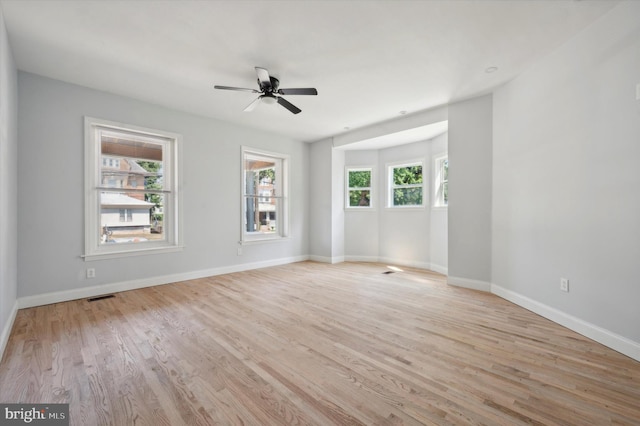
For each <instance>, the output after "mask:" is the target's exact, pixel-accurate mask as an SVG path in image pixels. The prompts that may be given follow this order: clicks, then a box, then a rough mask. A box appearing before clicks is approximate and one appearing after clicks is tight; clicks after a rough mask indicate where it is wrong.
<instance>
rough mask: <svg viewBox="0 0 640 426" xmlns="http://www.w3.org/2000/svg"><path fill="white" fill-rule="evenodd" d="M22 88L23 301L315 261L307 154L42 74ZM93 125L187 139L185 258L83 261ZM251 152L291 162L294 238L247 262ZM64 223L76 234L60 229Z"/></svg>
mask: <svg viewBox="0 0 640 426" xmlns="http://www.w3.org/2000/svg"><path fill="white" fill-rule="evenodd" d="M18 83H19V84H18V96H19V114H18V134H19V140H20V143H19V152H18V190H19V192H18V193H19V195H18V211H19V214H20V221H19V224H18V238H19V243H18V248H19V249H18V282H19V288H18V295H19V296H21V297H24V296H34V295H39V294H43V293H50V292H59V291H67V292H69V291H72V292H73V291H79V290H81V289H83V288H86V287H88V286H98V285H105V284H112V283H119V282H131V281H134V282H135V280H143V281H144V282H145V283H153V282H154V277H159V278H157V279H156V281H159V282H162V281H167V280H171V279H180V277H181V276H184V274H190V275H188V276H194V274H195V275H198V271H202V274H204V275H206V274H210V273H211V272H215V271H216V270H222V271H225V270H234V269H241V267H242V265H253V266H264V265H265V264H268V263H269V262H272V263H278V262H287V261H292V260H299V259H300V258H301V257H302V258H304V257H305V256H306V255H307V254H308V252H309V251H308V250H309V247H308V246H309V244H308V223H307V220H308V214H307V206H308V200H307V197H308V167H309V155H308V150H309V147H308V145H307V144H305V143H302V142H297V141H293V140H289V139H285V138H283V137H280V136H276V135H271V134H267V133H264V132H260V131H256V130H251V129H249V128H245V127H238V126H233V125H230V124H227V123H223V122H220V121H216V120H213V119H208V118H204V117H199V116H194V115H190V114H186V113H182V112H178V111H172V110H169V109H166V108H162V107H159V106H155V105H151V104H147V103H144V102H140V101H136V100H132V99H128V98H124V97H120V96H115V95H111V94H108V93H104V92H99V91H95V90H91V89H88V88H84V87H80V86H75V85H71V84H67V83H63V82H60V81H56V80H51V79H47V78H43V77H40V76H36V75H33V74H28V73H23V72H20V73H19V75H18ZM85 115H87V116H92V117H97V118H102V119H106V120H111V121H117V122H123V123H130V124H134V125H137V126H142V127H148V128H155V129H160V130H167V131H170V132H175V133H180V134H182V136H183V144H184V145H183V167H182V176H183V187H182V191H183V195H184V206H183V212H184V225H185V228H184V243H185V249H184V250H183V251H181V252H177V253H166V254H158V255H146V256H135V257H129V258H120V259H109V260H99V261H90V262H85V261H83V260H82V259H81V258H80V255H81V254H83V244H84V235H83V229H84V219H83V212H84V200H83V143H84V141H83V116H85ZM241 145H248V146H251V147H255V148H258V149H264V150H268V151H272V152H279V153H283V154H288V155H290V157H291V162H290V215H289V217H290V228H289V229H290V238H289V239H287V240H286V241H281V242H273V243H266V244H251V245H245V246H243V255H242V256H238V255H237V248H238V240H239V236H240V219H241V213H240V206H241V203H240V198H239V197H240V194H241V189H240V181H241V178H240V167H241V164H240V147H241ZM3 170H4V169H3ZM61 217H64V218H65V219H66V220H65V223H66V224H68V223H73V224H76V225H75V226H68V225H65V226H64V227H58V226H56V223H55V221H56V218H61ZM238 265H239V266H238ZM234 266H235V268H234ZM88 267H91V268H95V269H96V278H94V279H86V278H85V269H86V268H88ZM181 274H183V275H181ZM163 277H164V278H163Z"/></svg>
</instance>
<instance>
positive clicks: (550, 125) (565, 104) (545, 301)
mask: <svg viewBox="0 0 640 426" xmlns="http://www.w3.org/2000/svg"><path fill="white" fill-rule="evenodd" d="M639 17H640V2H623V3H621V4H620V5H619V6H616V7H615V8H614V9H612V11H610V12H609V13H608V14H606V15H604V16H603V17H602V18H601V19H599V20H598V21H596V22H595V23H594V24H593V25H591V26H590V27H588V28H587V29H586V30H585V31H583V32H582V33H580V34H578V35H577V36H576V37H575V38H574V39H572V40H570V41H569V42H567V43H566V44H564V45H563V46H561V47H560V48H559V49H558V50H556V51H555V52H554V53H553V54H551V55H549V56H548V57H545V58H544V59H543V60H541V61H539V63H537V65H536V66H534V67H533V68H531V69H529V70H527V71H526V72H525V73H523V74H522V75H520V76H519V77H518V78H516V79H515V80H513V81H512V82H510V83H509V84H507V85H505V86H504V87H502V88H500V89H499V90H497V91H496V92H495V94H494V147H493V166H494V174H493V234H492V235H493V237H492V238H493V256H492V262H493V264H492V271H493V278H492V279H493V283H494V284H496V285H497V286H499V287H501V288H502V289H505V290H507V291H508V292H511V294H512V295H517V296H522V297H525V298H527V299H528V301H529V302H531V303H533V304H541V305H543V306H546V307H548V308H549V309H550V310H554V311H557V312H561V313H562V315H560V316H561V317H562V316H563V315H564V316H566V315H569V316H572V317H574V318H576V319H577V321H574V325H575V324H578V323H579V324H578V325H580V324H581V325H584V323H585V322H586V323H588V324H590V325H589V326H588V327H587V328H589V329H590V330H591V331H593V330H594V328H601V329H604V333H605V334H606V333H609V332H610V333H613V334H615V335H618V336H622V337H623V338H625V339H630V340H631V341H633V342H635V348H636V349H635V350H636V352H635V357H636V359H640V304H639V301H640V101H639V100H636V85H637V84H638V83H640V73H639V70H640V54H639V52H640V19H639ZM452 161H453V160H452ZM457 166H458V165H457V164H456V167H457ZM452 167H453V165H452ZM452 174H453V172H452ZM452 191H453V188H452ZM452 197H453V195H452ZM451 225H452V227H453V223H452V224H451ZM560 277H566V278H568V279H569V280H570V281H569V286H570V287H569V289H570V292H569V293H564V292H561V291H560V290H559V283H560ZM565 319H566V318H565ZM601 331H602V330H601ZM587 334H589V332H587ZM600 337H602V336H600ZM614 337H615V336H614ZM595 338H598V336H595ZM600 340H601V341H602V338H601V339H600ZM632 346H633V344H632Z"/></svg>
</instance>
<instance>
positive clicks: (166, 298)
mask: <svg viewBox="0 0 640 426" xmlns="http://www.w3.org/2000/svg"><path fill="white" fill-rule="evenodd" d="M403 269H404V271H402V272H396V273H393V274H383V272H385V271H387V268H386V267H385V265H381V264H372V263H349V262H345V263H342V264H336V265H327V264H320V263H315V262H300V263H296V264H290V265H285V266H278V267H272V268H265V269H260V270H253V271H247V272H240V273H234V274H228V275H221V276H215V277H209V278H203V279H198V280H192V281H185V282H180V283H174V284H169V285H163V286H157V287H150V288H144V289H140V290H134V291H128V292H122V293H118V294H116V297H114V298H111V299H103V300H99V301H95V302H88V301H87V300H76V301H71V302H65V303H56V304H53V305H48V306H40V307H36V308H29V309H22V310H20V311H18V314H17V315H16V319H15V322H14V326H13V330H12V333H11V335H10V338H9V341H8V345H7V349H6V351H5V355H4V358H3V360H2V362H1V363H0V402H31V403H38V402H51V403H61V402H67V403H69V404H70V417H71V424H72V425H87V424H91V425H110V424H112V425H134V424H135V425H154V426H156V425H157V426H160V425H212V424H223V425H227V424H230V425H279V424H283V425H285V424H286V425H288V424H304V425H307V424H309V425H329V424H336V425H480V424H486V425H505V426H506V425H525V424H526V425H531V424H534V425H584V424H598V425H599V424H616V425H640V363H638V362H637V361H634V360H632V359H630V358H628V357H625V356H623V355H621V354H619V353H617V352H615V351H613V350H611V349H609V348H606V347H604V346H602V345H600V344H598V343H595V342H593V341H591V340H589V339H587V338H585V337H583V336H580V335H578V334H576V333H574V332H572V331H570V330H567V329H565V328H563V327H561V326H559V325H557V324H554V323H552V322H550V321H548V320H546V319H545V318H542V317H540V316H538V315H535V314H533V313H532V312H530V311H527V310H525V309H522V308H520V307H518V306H515V305H513V304H512V303H510V302H507V301H506V300H503V299H500V298H498V297H496V296H495V295H491V294H487V293H483V292H478V291H473V290H467V289H461V288H457V287H451V286H447V285H446V278H445V277H444V276H442V275H439V274H436V273H433V272H430V271H424V270H416V269H411V268H403Z"/></svg>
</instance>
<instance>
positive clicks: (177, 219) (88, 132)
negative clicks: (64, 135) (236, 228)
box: [81, 117, 183, 261]
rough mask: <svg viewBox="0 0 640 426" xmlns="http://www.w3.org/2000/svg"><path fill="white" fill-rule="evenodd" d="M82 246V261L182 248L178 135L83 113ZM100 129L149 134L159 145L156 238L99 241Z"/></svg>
mask: <svg viewBox="0 0 640 426" xmlns="http://www.w3.org/2000/svg"><path fill="white" fill-rule="evenodd" d="M84 128H85V149H84V157H85V163H84V164H85V170H84V174H85V175H84V183H85V197H84V198H85V247H84V254H83V255H82V256H81V257H83V258H84V260H85V261H88V260H99V259H109V258H118V257H128V256H135V255H147V254H153V253H166V252H174V251H179V250H182V249H183V242H182V235H183V232H182V214H181V213H182V193H181V192H180V190H179V189H180V187H181V180H180V173H179V171H180V161H181V158H182V155H181V154H182V136H181V135H179V134H177V133H171V132H166V131H163V130H156V129H148V128H145V127H140V126H135V125H131V124H125V123H118V122H113V121H108V120H102V119H99V118H93V117H85V118H84ZM103 132H107V133H108V132H119V133H128V134H133V135H135V136H136V137H137V138H149V140H150V141H152V142H153V143H160V144H162V145H163V160H162V162H163V167H164V170H163V183H164V190H163V191H164V193H163V195H164V206H163V215H164V218H163V233H164V236H165V238H164V239H163V240H158V241H144V242H137V243H120V244H101V239H100V229H101V223H100V213H101V209H100V192H101V189H100V188H101V186H102V184H101V176H100V165H101V161H100V156H101V146H100V142H101V137H102V133H103Z"/></svg>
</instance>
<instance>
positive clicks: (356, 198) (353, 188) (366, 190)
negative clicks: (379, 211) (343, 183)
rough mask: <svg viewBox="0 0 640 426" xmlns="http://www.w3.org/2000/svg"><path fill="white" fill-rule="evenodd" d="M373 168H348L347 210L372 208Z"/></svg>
mask: <svg viewBox="0 0 640 426" xmlns="http://www.w3.org/2000/svg"><path fill="white" fill-rule="evenodd" d="M371 170H372V169H371V168H347V173H346V178H347V191H346V193H347V199H346V206H347V208H370V207H372V205H371Z"/></svg>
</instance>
